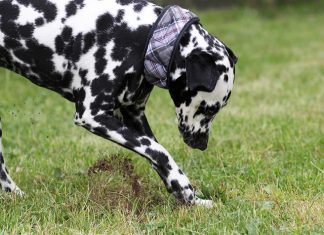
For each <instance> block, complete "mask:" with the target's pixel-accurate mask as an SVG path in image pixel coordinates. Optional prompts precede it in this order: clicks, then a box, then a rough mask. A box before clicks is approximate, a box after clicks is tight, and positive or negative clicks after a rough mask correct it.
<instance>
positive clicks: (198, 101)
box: [0, 0, 237, 206]
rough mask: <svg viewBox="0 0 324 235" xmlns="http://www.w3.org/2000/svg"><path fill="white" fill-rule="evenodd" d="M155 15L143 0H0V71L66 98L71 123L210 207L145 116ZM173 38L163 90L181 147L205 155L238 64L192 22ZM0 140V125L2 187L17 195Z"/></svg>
mask: <svg viewBox="0 0 324 235" xmlns="http://www.w3.org/2000/svg"><path fill="white" fill-rule="evenodd" d="M162 12H163V8H161V7H159V6H157V5H155V4H152V3H149V2H146V1H143V0H0V67H4V68H7V69H9V70H11V71H14V72H16V73H19V74H21V75H23V76H24V77H26V78H28V79H29V80H30V81H31V82H33V83H35V84H37V85H39V86H42V87H45V88H48V89H50V90H53V91H55V92H57V93H59V94H61V95H62V96H63V97H65V98H66V99H68V100H70V101H72V102H74V103H75V107H76V113H75V123H76V124H77V125H79V126H82V127H84V128H86V129H87V130H89V131H90V132H92V133H94V134H96V135H99V136H101V137H103V138H106V139H108V140H111V141H113V142H115V143H117V144H119V145H121V146H124V147H126V148H128V149H131V150H133V151H135V152H137V153H138V154H140V155H142V156H143V157H145V158H146V159H148V160H149V161H150V163H151V164H152V165H153V167H154V169H155V170H156V171H157V173H158V174H159V175H160V177H161V178H162V180H163V182H164V183H165V185H166V188H167V190H168V191H169V192H171V193H173V194H174V196H175V197H176V198H177V199H179V201H181V202H183V203H186V204H191V205H193V204H197V205H205V206H212V202H211V201H209V200H202V199H199V198H197V197H196V195H195V191H194V189H193V187H192V186H191V184H190V182H189V180H188V178H187V177H186V176H185V175H184V173H183V172H182V171H181V170H180V168H179V167H178V166H177V164H176V163H175V161H174V160H173V158H172V156H171V155H170V153H169V152H168V151H167V150H166V149H165V148H164V147H163V146H162V145H161V144H159V143H158V142H157V140H156V139H155V137H154V135H153V133H152V131H151V129H150V127H149V124H148V123H147V119H146V117H145V114H144V110H145V104H146V101H147V99H148V98H149V95H150V92H151V91H152V89H153V87H154V85H153V84H152V82H151V81H150V80H149V79H148V77H147V76H146V73H145V69H144V65H143V64H144V60H143V58H144V57H143V55H145V52H146V50H147V41H148V39H149V36H150V35H151V33H150V32H151V29H152V28H153V26H154V25H155V22H156V21H157V20H158V19H159V16H160V15H161V14H162ZM171 18H172V17H171ZM179 18H181V17H179ZM181 20H182V19H180V21H181ZM179 35H180V36H179ZM179 35H178V36H179V37H180V38H179V40H178V44H175V45H174V49H173V50H172V59H171V60H170V64H169V66H168V67H167V69H168V71H167V73H168V79H167V86H166V87H165V88H167V89H169V92H170V95H171V97H172V99H173V101H174V104H175V106H176V114H177V118H178V122H179V124H178V126H179V130H180V132H181V134H182V136H183V139H184V141H185V143H187V144H188V145H189V146H190V147H193V148H198V149H201V150H205V149H206V147H207V142H208V133H209V128H210V126H211V122H212V120H213V119H214V117H215V115H216V113H217V112H218V111H219V110H220V109H221V108H222V107H224V106H225V105H226V103H227V101H228V98H229V97H230V94H231V90H232V88H233V83H234V73H235V69H234V64H235V63H236V60H237V59H236V57H235V55H234V54H233V52H232V51H231V50H230V49H229V48H227V47H226V46H225V45H224V44H223V43H222V42H221V41H219V40H218V39H216V38H215V37H213V36H211V35H210V34H208V32H206V31H205V30H204V29H203V28H202V26H201V25H200V24H199V23H198V22H197V21H195V22H192V23H191V24H190V25H187V27H186V28H185V30H184V31H183V32H181V34H179ZM149 81H150V82H149ZM1 137H2V130H1V127H0V185H1V188H2V189H3V190H5V191H9V192H11V191H12V192H16V193H18V194H21V193H22V192H21V191H20V189H19V188H18V187H17V185H16V184H15V183H14V181H13V180H12V179H11V177H10V176H9V174H8V171H7V169H6V167H5V163H4V158H3V154H2V146H1Z"/></svg>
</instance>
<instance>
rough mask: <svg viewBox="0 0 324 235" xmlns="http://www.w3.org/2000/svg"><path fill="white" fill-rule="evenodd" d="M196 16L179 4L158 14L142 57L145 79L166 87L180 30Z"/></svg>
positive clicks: (192, 21)
mask: <svg viewBox="0 0 324 235" xmlns="http://www.w3.org/2000/svg"><path fill="white" fill-rule="evenodd" d="M198 20H199V19H198V17H197V16H196V15H195V14H193V13H192V12H190V11H188V10H186V9H183V8H181V7H179V6H169V7H167V8H165V9H164V11H163V12H162V13H161V15H160V16H159V18H158V20H157V22H156V23H155V25H154V26H153V28H152V31H151V34H150V35H151V38H150V39H149V41H148V44H147V50H146V54H145V59H144V74H145V77H146V79H147V81H148V82H149V83H151V84H153V85H157V86H159V87H161V88H167V87H168V76H169V74H168V70H169V65H170V63H171V60H172V54H173V51H174V49H175V48H176V46H177V44H178V43H179V41H180V40H179V37H181V34H182V32H183V31H184V30H185V29H186V28H187V27H188V26H189V25H191V24H192V23H194V21H198Z"/></svg>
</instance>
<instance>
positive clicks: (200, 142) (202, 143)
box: [182, 132, 209, 151]
mask: <svg viewBox="0 0 324 235" xmlns="http://www.w3.org/2000/svg"><path fill="white" fill-rule="evenodd" d="M182 136H183V141H184V142H185V143H186V144H187V145H188V146H189V147H191V148H193V149H199V150H201V151H204V150H206V149H207V146H208V137H209V135H208V133H188V132H185V133H182Z"/></svg>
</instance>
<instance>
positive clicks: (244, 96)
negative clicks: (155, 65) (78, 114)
mask: <svg viewBox="0 0 324 235" xmlns="http://www.w3.org/2000/svg"><path fill="white" fill-rule="evenodd" d="M323 9H324V8H320V7H317V6H308V7H298V8H292V9H281V10H279V11H271V12H269V11H268V12H258V11H255V10H251V9H231V10H221V11H209V12H205V13H202V14H200V16H201V19H202V22H203V23H204V26H205V28H207V29H208V30H209V31H210V32H212V33H213V34H214V35H217V36H219V37H220V38H221V39H222V40H223V41H225V42H226V43H227V44H228V45H229V46H230V47H231V48H232V49H233V50H234V52H235V53H236V54H237V55H238V57H239V63H238V65H237V80H236V84H235V87H234V91H233V95H232V98H231V100H230V102H229V105H228V106H227V107H226V108H225V109H224V110H222V111H221V112H220V113H219V115H218V116H217V118H216V119H215V121H214V124H213V130H212V133H211V137H210V142H209V148H208V150H206V151H205V152H200V151H198V150H191V149H189V148H188V147H187V146H186V145H185V144H184V143H183V141H182V140H181V138H180V135H179V132H178V130H177V126H176V121H175V113H174V107H173V104H172V101H171V98H169V95H168V92H167V91H164V90H161V89H158V88H156V89H155V90H154V92H153V94H152V96H151V98H150V100H149V103H148V107H147V115H148V119H149V121H150V123H151V126H152V128H153V130H154V132H155V134H156V136H157V138H158V139H159V141H160V142H161V143H162V144H163V145H164V146H166V147H167V149H168V150H169V151H170V153H171V154H172V155H173V156H174V158H175V160H176V161H177V162H178V163H179V165H180V166H181V167H182V168H183V170H184V171H185V172H186V173H187V175H188V177H189V178H190V179H191V181H192V183H193V184H194V185H195V186H196V187H197V188H198V189H200V190H201V192H200V194H201V195H203V196H205V197H209V196H210V197H212V198H213V200H214V201H215V203H216V206H215V208H213V209H205V208H200V207H192V208H188V207H183V206H179V205H177V204H176V202H175V200H174V199H173V197H172V195H169V194H168V193H167V192H166V190H165V189H164V186H163V184H162V182H161V180H160V179H159V177H158V176H157V175H156V173H155V172H154V171H153V170H152V169H151V167H150V166H149V164H148V163H147V161H146V160H145V159H143V158H141V157H140V156H138V155H136V154H135V153H133V152H130V151H128V150H126V149H123V148H121V147H119V146H117V145H115V144H112V143H110V142H109V141H106V140H103V139H101V138H99V137H96V136H94V135H92V134H90V133H88V132H87V131H86V130H84V129H82V128H80V127H77V126H75V125H74V123H73V115H74V105H73V104H71V103H69V102H68V101H65V100H64V99H62V98H60V97H59V96H58V95H57V94H55V93H52V92H49V91H47V90H45V89H41V88H39V87H36V86H34V85H32V84H30V83H29V82H28V81H27V80H25V79H21V78H18V76H17V75H15V74H11V73H9V72H7V71H4V70H1V71H0V81H1V85H0V94H1V95H0V116H1V117H2V122H3V123H2V124H3V133H4V150H5V157H6V160H7V166H8V168H9V170H10V172H11V175H12V177H13V178H14V179H15V181H16V182H17V184H18V185H19V186H20V187H21V188H22V189H23V190H24V191H25V193H26V197H24V198H16V197H13V196H12V195H10V194H5V193H0V234H6V233H10V234H11V233H12V234H13V233H37V234H65V233H68V234H88V233H90V234H93V233H99V234H241V233H247V234H272V233H275V234H277V233H282V234H287V233H291V234H323V233H324V192H323V191H324V186H323V185H324V184H323V183H324V177H323V176H324V106H323V104H324V103H323V101H324V87H323V82H324V43H323V38H324V30H323V22H324V14H322V13H323ZM111 155H119V156H123V157H125V158H130V159H131V162H132V163H131V164H133V165H134V168H135V169H134V170H132V168H131V167H130V163H129V162H128V161H127V160H124V158H122V159H123V160H122V161H118V160H114V161H117V165H118V166H120V170H119V169H113V170H111V171H109V172H107V171H104V172H102V173H97V174H90V175H89V174H88V169H89V167H91V166H93V165H94V164H95V163H96V161H97V160H99V159H105V158H108V157H109V156H111ZM127 167H128V168H127ZM108 168H109V166H108ZM126 168H127V169H128V174H126V176H124V175H125V174H124V173H125V172H123V171H124V170H125V169H126ZM111 172H113V173H111ZM134 184H135V185H134ZM134 187H135V188H137V191H136V190H135V191H136V192H135V191H134V190H133V189H134Z"/></svg>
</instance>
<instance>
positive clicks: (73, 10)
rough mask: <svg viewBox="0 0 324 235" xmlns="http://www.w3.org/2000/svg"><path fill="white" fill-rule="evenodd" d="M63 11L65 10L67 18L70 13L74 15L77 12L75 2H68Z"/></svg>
mask: <svg viewBox="0 0 324 235" xmlns="http://www.w3.org/2000/svg"><path fill="white" fill-rule="evenodd" d="M65 11H66V17H67V18H68V17H70V16H72V15H75V13H76V12H77V5H76V4H75V2H74V1H71V2H69V3H68V4H67V5H66V7H65Z"/></svg>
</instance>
